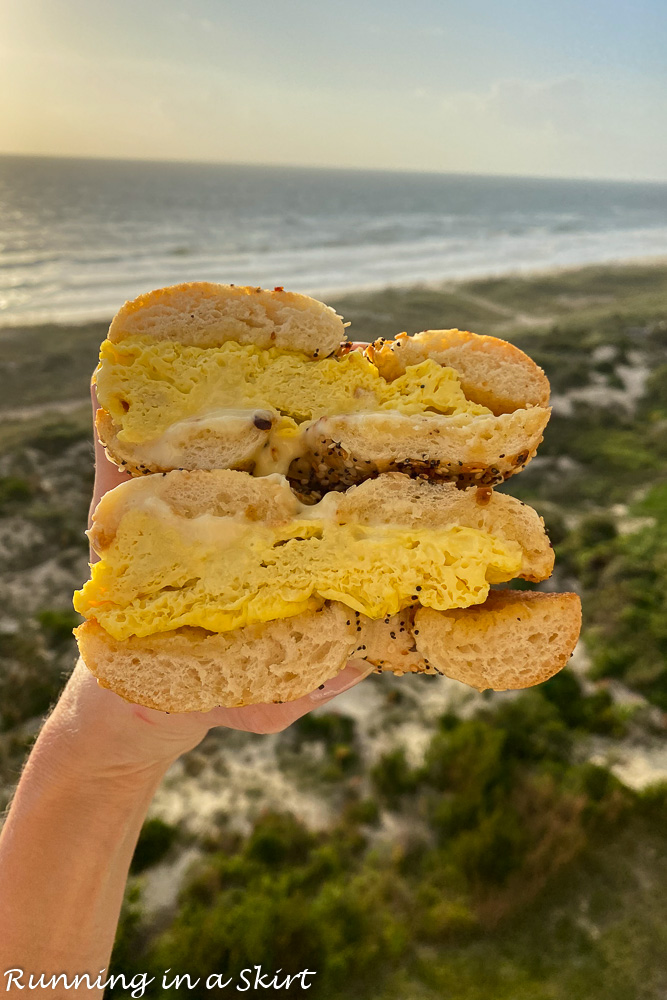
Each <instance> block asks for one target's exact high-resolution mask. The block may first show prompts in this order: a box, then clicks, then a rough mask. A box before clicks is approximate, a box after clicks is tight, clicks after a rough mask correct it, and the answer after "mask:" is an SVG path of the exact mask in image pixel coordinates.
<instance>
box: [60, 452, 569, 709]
mask: <svg viewBox="0 0 667 1000" xmlns="http://www.w3.org/2000/svg"><path fill="white" fill-rule="evenodd" d="M90 538H91V543H92V545H93V547H94V548H95V550H96V551H97V552H98V554H99V555H100V562H99V563H97V564H96V566H95V567H94V569H93V578H92V580H91V581H90V582H89V583H88V584H86V586H85V587H84V588H83V590H82V591H79V592H78V593H77V594H76V595H75V606H76V608H77V610H78V611H80V612H81V613H82V614H83V615H84V616H85V618H86V621H85V622H84V624H83V625H81V626H79V628H78V629H77V630H76V633H75V634H76V636H77V640H78V643H79V648H80V651H81V655H82V657H83V660H84V662H85V663H86V664H87V666H88V667H89V669H90V670H91V671H92V672H93V673H94V674H95V675H96V676H97V678H98V680H99V681H100V683H101V684H102V685H103V686H106V687H109V688H111V689H112V690H114V691H115V692H117V693H118V694H119V695H121V696H122V697H124V698H126V699H128V700H130V701H133V702H137V703H139V704H142V705H145V706H147V707H150V708H157V709H160V710H162V711H169V712H178V711H180V712H182V711H205V710H207V709H210V708H212V707H214V706H216V705H224V706H228V707H232V706H239V705H245V704H253V703H258V702H278V701H289V700H293V699H296V698H299V697H301V696H302V695H305V694H307V693H308V692H310V691H312V690H314V689H315V688H316V687H318V686H319V685H320V684H322V683H324V682H325V681H326V680H328V679H330V678H331V677H333V676H335V675H336V674H337V673H338V672H339V671H340V670H341V669H342V668H343V667H344V666H345V664H346V662H347V661H348V660H349V659H352V658H354V659H365V660H366V661H367V662H369V663H371V664H372V665H373V666H375V667H376V669H378V670H391V671H394V672H396V673H398V674H402V673H406V672H414V671H417V672H424V673H442V674H447V675H449V676H452V677H456V678H458V679H460V680H463V681H464V682H465V683H468V684H471V685H472V686H474V687H478V688H479V689H483V688H486V687H492V688H496V689H499V690H500V689H505V688H508V687H526V686H529V685H531V684H536V683H539V682H541V681H543V680H546V679H547V678H548V677H549V676H551V675H552V674H553V673H555V672H556V671H557V670H558V669H560V667H562V666H563V665H564V663H565V662H566V661H567V658H568V657H569V655H570V654H571V652H572V650H573V648H574V645H575V643H576V639H577V636H578V633H579V626H580V606H579V599H578V598H577V597H576V595H574V594H539V593H524V592H517V591H492V592H489V586H490V583H501V582H504V581H508V580H510V579H512V578H513V577H516V576H518V577H522V578H524V579H529V580H542V579H545V578H546V577H548V576H549V574H550V573H551V570H552V567H553V552H552V549H551V547H550V545H549V541H548V539H547V537H546V534H545V532H544V524H543V522H542V520H541V519H540V518H539V517H538V515H537V514H536V513H535V511H533V510H532V509H531V508H530V507H527V506H525V505H524V504H521V503H520V502H519V501H517V500H515V499H513V498H512V497H509V496H505V495H502V494H495V493H493V492H492V491H490V490H487V489H477V488H471V489H466V490H458V489H457V488H456V487H455V486H454V485H452V484H447V483H442V484H437V483H427V482H421V481H414V480H411V479H410V478H409V477H407V476H405V475H400V474H395V473H394V474H387V475H383V476H380V477H379V478H378V479H375V480H369V481H366V482H364V483H363V484H361V485H360V486H357V487H352V488H351V489H349V490H348V491H347V492H345V493H331V494H329V495H328V496H326V497H325V498H324V499H323V500H322V501H321V502H320V503H319V504H316V505H311V506H306V505H304V504H302V503H301V502H300V501H299V499H298V497H296V496H295V494H294V492H293V491H292V490H291V489H290V486H289V484H288V482H287V481H286V480H285V479H284V477H281V476H277V475H273V476H269V477H265V478H253V477H251V476H249V475H247V474H245V473H242V472H235V471H230V470H215V471H208V472H205V471H196V472H171V473H168V474H166V475H164V476H150V477H147V478H144V479H134V480H131V481H129V482H127V483H125V484H123V485H122V486H119V487H117V488H116V489H115V490H113V491H112V492H111V493H108V494H106V496H105V497H103V499H102V501H101V502H100V504H99V505H98V508H97V510H96V512H95V515H94V520H93V527H92V529H91V531H90Z"/></svg>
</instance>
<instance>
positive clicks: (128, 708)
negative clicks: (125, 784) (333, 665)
mask: <svg viewBox="0 0 667 1000" xmlns="http://www.w3.org/2000/svg"><path fill="white" fill-rule="evenodd" d="M92 401H93V412H95V411H96V410H97V399H96V396H95V390H94V388H93V390H92ZM130 478H131V477H130V476H129V475H127V473H124V472H120V471H119V469H118V468H117V467H116V466H115V465H114V464H113V463H112V462H110V461H109V460H108V458H107V457H106V454H105V451H104V448H103V447H102V445H101V444H100V441H99V439H98V437H97V433H95V486H94V490H93V500H92V504H91V508H90V509H91V514H92V511H93V510H94V509H95V507H96V506H97V504H98V503H99V501H100V499H101V498H102V497H103V496H104V494H105V493H107V492H108V491H109V490H111V489H113V488H114V487H116V486H118V485H120V484H121V483H123V482H125V481H126V480H127V479H130ZM91 558H93V559H94V558H95V557H94V555H92V556H91ZM372 669H373V668H372V667H371V666H369V665H368V664H365V663H363V664H362V662H361V661H351V662H350V663H349V664H348V665H347V666H346V667H345V669H344V670H342V671H341V672H340V673H339V674H338V675H337V676H336V677H334V678H333V679H332V680H330V681H327V683H326V684H325V685H324V686H323V688H321V689H319V690H317V691H314V692H312V694H309V695H306V696H305V697H303V698H299V699H297V700H296V701H292V702H285V703H283V704H282V705H246V706H244V707H243V708H214V709H212V710H211V711H210V712H187V713H175V714H174V713H172V714H167V713H165V712H157V711H155V710H153V709H149V708H143V707H142V706H139V705H133V704H130V703H129V702H126V701H124V700H123V699H122V698H120V697H119V696H118V695H116V694H114V693H113V692H112V691H108V690H106V689H104V688H102V687H100V686H99V685H98V683H97V681H96V680H95V678H94V677H93V675H92V674H91V673H90V672H89V671H88V669H87V668H86V667H85V665H84V664H83V662H82V661H81V660H80V661H79V663H78V664H77V666H76V668H75V670H74V673H73V674H72V677H71V678H70V681H69V683H68V685H67V688H66V690H65V692H64V694H63V698H62V700H61V704H59V706H58V712H59V713H63V712H67V713H68V727H69V730H70V731H73V730H76V731H77V732H80V731H81V729H82V728H83V729H85V730H87V736H88V738H90V739H92V740H93V743H94V744H96V743H97V742H98V738H99V745H100V747H102V746H103V747H104V748H105V749H104V753H103V757H101V758H100V760H99V764H100V765H101V766H107V767H108V768H110V769H112V770H115V769H116V768H121V769H123V768H128V767H129V768H142V767H143V766H150V765H151V764H152V763H155V764H160V763H167V762H170V761H172V760H175V759H176V757H178V756H179V755H180V754H182V753H185V752H186V751H187V750H190V749H192V747H194V746H196V745H197V744H198V743H199V742H200V741H201V740H202V739H203V738H204V736H205V735H206V733H207V732H208V730H209V729H210V728H211V727H213V726H226V727H228V728H229V729H240V730H244V731H245V732H252V733H277V732H280V731H281V730H283V729H286V728H287V726H289V725H291V723H292V722H295V721H296V719H298V718H300V717H301V716H302V715H305V714H306V713H307V712H310V711H311V710H312V709H313V708H316V707H318V706H320V705H324V704H326V703H327V702H328V701H330V700H331V699H332V698H335V697H336V695H338V694H341V693H342V692H343V691H347V690H348V689H349V688H351V687H353V686H354V685H355V684H357V683H358V682H359V681H360V680H363V678H364V677H366V676H367V675H368V674H369V673H370V672H371V671H372ZM105 736H106V738H104V737H105ZM110 747H113V752H112V756H111V758H109V748H110Z"/></svg>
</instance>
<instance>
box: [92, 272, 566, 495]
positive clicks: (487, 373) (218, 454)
mask: <svg viewBox="0 0 667 1000" xmlns="http://www.w3.org/2000/svg"><path fill="white" fill-rule="evenodd" d="M137 337H140V338H144V339H146V338H148V340H149V342H150V341H151V340H154V341H155V342H156V343H160V342H172V344H171V346H172V348H173V344H174V343H175V344H180V345H183V346H184V347H195V348H202V349H215V348H221V347H222V345H224V344H226V343H228V342H235V343H237V344H240V345H245V346H246V347H254V348H260V349H261V350H269V349H271V348H279V349H280V350H283V351H290V352H296V353H297V354H299V355H300V356H301V357H302V358H305V359H306V360H307V361H308V362H311V363H313V364H317V363H318V361H321V360H322V359H325V358H330V357H332V356H334V357H336V358H338V359H339V360H340V359H342V358H343V355H345V354H347V353H349V351H350V350H351V349H352V348H351V345H350V344H348V343H346V342H344V341H345V326H344V324H343V322H342V319H341V317H340V316H338V315H337V314H336V313H335V312H334V311H333V309H330V308H329V307H328V306H325V305H324V304H323V303H321V302H317V301H316V300H315V299H311V298H309V297H308V296H305V295H297V294H295V293H290V292H285V291H284V290H283V289H282V288H278V289H274V290H273V291H267V290H263V289H260V288H246V287H236V286H234V285H215V284H212V283H210V282H191V283H187V284H182V285H174V286H171V287H169V288H162V289H157V290H156V291H154V292H150V293H148V294H147V295H142V296H139V298H137V299H135V300H134V301H133V302H127V303H126V304H125V305H124V306H123V308H122V309H121V310H120V311H119V312H118V314H117V315H116V316H115V318H114V320H113V321H112V323H111V326H110V328H109V334H108V343H110V344H111V345H115V344H121V343H122V342H123V341H124V340H127V339H128V338H137ZM107 346H108V344H107ZM168 346H169V344H167V347H168ZM161 349H162V348H161ZM165 349H166V347H165ZM357 349H359V350H362V347H359V348H357ZM363 354H364V356H365V358H366V359H367V360H368V361H369V362H370V363H371V364H372V365H374V366H375V367H376V368H377V372H378V373H379V375H380V380H381V381H382V380H384V383H388V384H391V383H392V382H394V381H395V380H396V379H399V378H401V377H402V376H404V375H405V373H406V370H407V369H408V368H411V367H412V366H416V365H420V364H422V363H423V362H425V361H429V360H430V361H431V362H435V363H436V364H437V365H440V366H442V367H443V368H447V369H450V370H453V371H454V372H456V375H457V378H458V381H459V382H460V389H459V390H458V391H460V390H462V391H463V396H462V397H461V398H462V399H463V398H465V400H467V401H468V404H467V405H469V406H470V407H472V409H470V412H466V413H463V412H459V411H456V412H452V411H449V410H447V408H446V407H443V408H442V412H440V411H438V410H437V409H435V410H434V409H429V408H428V406H427V408H426V409H423V410H422V411H421V412H414V413H413V412H412V411H410V409H409V408H408V411H406V412H403V411H402V410H401V409H400V408H399V409H396V410H394V409H392V408H391V407H389V408H388V407H387V404H383V407H382V408H380V409H376V408H374V407H377V405H378V404H377V402H374V401H371V402H372V405H370V404H369V409H368V411H366V410H365V409H364V408H363V407H361V408H360V409H359V411H358V412H357V411H355V412H336V411H335V410H334V411H333V412H331V413H328V412H327V410H326V409H324V410H323V411H322V410H320V412H319V413H314V414H313V413H311V415H310V418H308V417H306V418H304V417H303V415H302V416H299V417H298V418H297V423H298V429H297V425H296V424H293V429H294V431H295V433H294V434H292V433H291V432H290V433H289V435H288V440H287V439H286V438H285V437H284V436H283V437H281V433H283V434H284V431H281V430H280V427H281V415H282V414H285V413H289V410H288V409H285V406H286V405H287V404H288V403H289V399H288V400H287V402H285V401H283V402H281V403H280V404H278V403H277V402H276V401H275V400H274V402H273V403H271V400H270V399H268V400H267V399H263V397H262V399H261V400H260V401H259V402H258V404H257V406H248V405H247V404H243V407H245V408H241V409H233V410H232V409H225V407H228V406H230V405H233V406H236V405H237V404H236V403H234V404H230V403H229V401H228V400H227V401H226V402H225V403H224V406H223V404H222V403H221V404H216V403H215V402H214V401H213V400H212V399H211V396H210V394H209V395H208V396H205V398H204V399H203V400H201V399H200V400H199V402H198V404H197V405H198V406H199V407H200V409H198V410H197V411H196V412H193V413H192V414H191V415H188V416H186V417H185V418H184V419H181V418H179V417H174V418H173V422H172V423H171V424H170V425H169V426H168V427H167V430H166V432H163V431H160V432H157V431H156V432H155V437H154V438H152V439H150V440H146V439H143V440H141V441H140V440H139V439H138V438H135V439H132V440H130V438H129V437H128V434H127V433H126V432H125V433H124V427H125V424H124V418H123V414H122V413H119V412H116V410H114V407H113V405H112V404H111V402H110V401H109V399H108V398H107V399H106V401H105V397H104V392H103V391H102V390H103V381H102V373H104V372H106V371H108V370H109V368H108V367H106V366H109V365H110V364H111V363H112V362H111V361H110V360H109V356H110V355H111V356H113V351H111V352H109V351H108V350H107V357H106V359H105V360H104V361H103V362H102V363H101V365H100V368H99V369H98V372H100V382H99V385H98V394H99V398H100V403H101V408H100V410H99V411H98V413H97V418H96V426H97V432H98V435H99V438H100V441H101V442H102V444H103V445H104V447H105V448H106V450H107V454H108V456H109V458H110V460H111V461H113V462H114V463H115V464H117V465H118V466H119V467H121V468H123V469H125V471H127V472H129V473H130V474H131V475H134V476H137V475H143V474H146V473H155V472H168V471H171V470H173V469H216V468H229V469H235V470H241V471H247V472H250V473H251V474H252V475H256V476H261V475H266V474H267V473H268V472H271V471H275V472H280V473H282V474H284V475H287V476H288V478H289V479H290V480H291V481H292V483H293V484H294V486H295V487H296V488H297V489H299V491H300V492H301V493H302V495H304V496H309V497H310V498H311V499H316V498H317V497H319V496H322V495H323V493H325V492H327V491H328V490H340V489H345V488H346V487H347V486H350V485H352V484H354V483H359V482H362V481H363V480H364V479H367V478H370V477H373V476H375V475H377V474H378V473H380V472H390V471H399V472H405V473H407V474H408V475H411V476H414V477H423V478H428V479H432V480H435V481H439V482H456V483H458V484H459V485H462V486H467V485H472V484H477V485H484V486H486V485H495V484H497V483H500V482H502V481H503V480H505V479H507V478H508V477H510V476H512V475H515V474H516V473H517V472H519V471H521V469H523V468H524V467H525V465H526V464H527V463H528V462H529V461H530V460H531V459H532V458H533V456H534V455H535V452H536V450H537V448H538V446H539V444H540V442H541V441H542V437H543V433H544V429H545V427H546V424H547V422H548V420H549V416H550V412H551V411H550V409H549V406H548V402H549V382H548V380H547V378H546V376H545V374H544V372H543V371H542V370H541V369H540V368H539V367H538V366H537V365H536V364H535V362H533V361H532V360H531V359H530V358H529V357H528V356H527V355H526V354H524V353H523V352H522V351H521V350H519V348H517V347H514V346H513V345H511V344H509V343H506V342H505V341H502V340H499V339H497V338H495V337H482V336H478V335H477V334H474V333H470V332H467V331H460V330H430V331H425V332H423V333H418V334H415V335H413V336H407V334H400V335H399V336H398V337H396V338H395V340H391V341H388V340H381V341H377V342H375V343H374V344H371V345H369V346H367V347H366V348H365V349H363ZM335 367H336V368H337V367H338V366H335ZM111 370H113V369H111ZM339 374H340V372H339V371H338V372H337V375H339ZM334 381H336V379H334ZM384 383H383V384H384ZM151 384H152V385H156V386H158V387H159V385H160V383H159V381H158V382H154V383H151ZM241 384H242V385H246V386H247V385H248V384H249V383H248V382H243V381H242V382H241ZM457 385H458V383H457ZM421 388H422V389H423V388H424V386H422V387H421ZM151 391H152V390H151ZM358 391H359V392H361V395H362V396H363V391H362V390H361V388H360V389H359V390H358ZM364 391H365V390H364ZM207 392H208V390H207ZM239 394H241V391H240V390H239ZM325 396H326V393H323V397H325ZM403 398H405V397H403ZM206 400H208V403H207V402H206ZM128 405H129V404H128ZM156 405H157V404H156ZM238 405H241V404H240V403H239V404H238ZM423 405H425V406H426V405H427V404H423ZM105 406H106V407H109V408H110V409H111V410H113V411H114V415H113V416H112V414H111V412H109V409H106V408H105ZM278 406H279V407H280V409H278V408H276V407H278ZM475 406H477V412H475V410H474V407H475ZM221 407H222V408H221ZM480 407H484V408H486V411H487V412H485V411H484V410H481V412H480ZM131 412H132V413H133V412H134V410H132V411H131ZM164 412H165V413H168V412H169V410H168V408H166V409H165V411H164ZM283 424H284V421H283Z"/></svg>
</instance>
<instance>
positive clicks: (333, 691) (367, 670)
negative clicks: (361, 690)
mask: <svg viewBox="0 0 667 1000" xmlns="http://www.w3.org/2000/svg"><path fill="white" fill-rule="evenodd" d="M357 662H358V663H359V666H357V663H354V662H350V663H348V664H347V666H346V667H345V668H344V669H343V670H341V672H340V673H339V674H336V676H335V677H332V678H331V680H329V681H327V682H326V684H323V685H322V686H321V687H320V688H318V689H317V691H312V692H311V694H310V698H311V699H312V701H326V700H327V699H328V698H334V697H335V696H336V695H337V694H342V693H343V691H349V689H350V688H351V687H354V686H355V684H358V683H359V681H361V680H363V679H364V677H368V675H369V674H372V673H373V671H374V670H375V667H374V666H373V664H372V663H366V661H365V660H359V661H357ZM362 664H363V666H362Z"/></svg>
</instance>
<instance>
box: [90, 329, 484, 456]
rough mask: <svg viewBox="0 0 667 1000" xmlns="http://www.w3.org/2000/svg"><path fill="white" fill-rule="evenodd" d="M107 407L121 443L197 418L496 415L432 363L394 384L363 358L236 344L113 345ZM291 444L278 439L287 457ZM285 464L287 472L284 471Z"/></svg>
mask: <svg viewBox="0 0 667 1000" xmlns="http://www.w3.org/2000/svg"><path fill="white" fill-rule="evenodd" d="M95 378H96V383H97V394H98V399H99V402H100V405H101V406H103V407H104V409H106V410H107V411H108V412H109V413H110V414H111V416H112V418H113V420H114V423H115V424H116V426H117V427H118V428H119V430H118V440H119V441H120V442H121V443H123V442H124V443H126V444H134V445H141V444H145V443H147V442H154V441H156V440H157V441H162V440H163V435H165V434H166V432H167V431H168V429H169V428H170V427H172V426H175V427H182V426H183V422H184V421H188V420H191V419H193V418H200V417H202V418H204V419H207V420H208V419H211V420H214V419H216V417H215V414H216V413H221V412H223V411H224V412H230V411H239V410H241V411H242V412H244V413H247V412H251V411H256V410H258V409H260V410H261V409H265V410H269V411H272V412H273V413H275V414H276V415H282V416H283V417H285V418H287V419H290V420H292V421H293V423H294V425H295V426H297V425H300V424H303V423H304V422H306V421H311V420H315V419H317V418H318V417H322V416H328V415H331V414H348V413H372V412H379V411H383V410H384V411H386V410H395V411H397V412H400V413H405V414H416V413H424V412H427V411H434V412H437V413H443V414H457V415H458V414H469V415H471V416H477V415H482V414H488V413H490V411H489V410H488V409H487V408H486V407H484V406H481V405H479V404H477V403H472V402H471V401H470V400H468V399H466V397H465V395H464V393H463V390H462V389H461V384H460V380H459V377H458V374H457V373H456V372H455V371H454V370H453V369H452V368H443V367H441V366H440V365H438V364H437V363H436V362H435V361H433V360H432V359H427V360H426V361H423V362H421V363H420V364H417V365H412V366H411V367H409V368H408V369H407V370H406V372H405V373H404V374H403V375H401V376H399V377H398V378H396V379H394V381H392V382H388V381H387V380H386V379H385V378H383V376H382V375H380V373H379V371H378V369H377V368H376V367H375V365H374V364H373V363H372V362H371V361H369V360H368V359H367V358H365V357H364V355H363V354H362V353H361V352H360V351H351V352H350V353H349V354H346V355H343V356H342V357H339V358H324V359H322V360H319V361H313V360H309V359H308V358H306V357H305V356H304V355H302V354H298V353H295V352H291V351H283V350H278V349H276V348H272V349H270V350H262V349H260V348H258V347H255V346H253V345H241V344H237V343H235V342H232V341H229V342H227V343H225V344H222V345H220V346H218V347H214V348H201V347H193V346H186V345H183V344H179V343H177V342H175V341H158V342H156V341H154V340H153V339H152V338H149V337H128V338H127V339H125V340H123V341H122V342H121V343H119V344H112V343H111V342H110V341H108V340H105V341H104V343H103V344H102V348H101V351H100V364H99V365H98V368H97V372H96V376H95ZM290 436H291V435H290V434H289V433H287V431H286V430H285V428H283V430H282V431H280V432H279V433H278V435H277V438H276V440H279V441H280V447H283V448H285V449H287V447H288V443H289V439H290ZM283 464H284V463H283Z"/></svg>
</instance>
